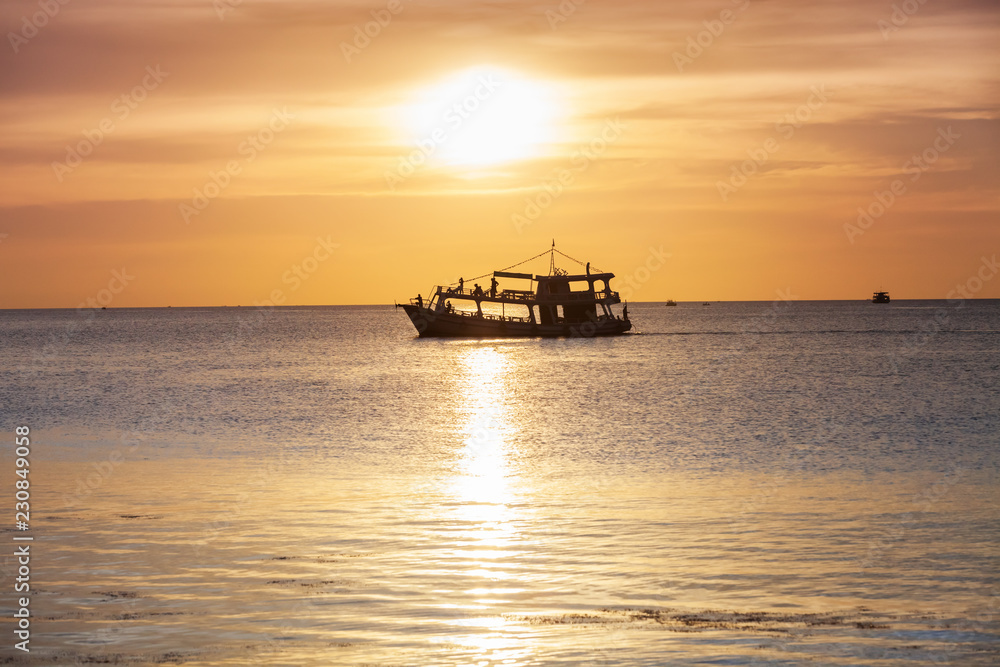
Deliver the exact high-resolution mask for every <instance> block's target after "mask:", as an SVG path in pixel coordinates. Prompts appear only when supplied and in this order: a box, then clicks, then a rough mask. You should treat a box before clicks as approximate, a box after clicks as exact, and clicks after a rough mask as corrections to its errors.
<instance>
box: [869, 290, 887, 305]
mask: <svg viewBox="0 0 1000 667" xmlns="http://www.w3.org/2000/svg"><path fill="white" fill-rule="evenodd" d="M889 301H890V299H889V293H888V292H875V293H874V294H873V295H872V303H889Z"/></svg>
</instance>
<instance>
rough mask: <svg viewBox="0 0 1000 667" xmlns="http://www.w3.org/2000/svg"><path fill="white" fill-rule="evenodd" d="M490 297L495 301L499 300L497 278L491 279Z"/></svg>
mask: <svg viewBox="0 0 1000 667" xmlns="http://www.w3.org/2000/svg"><path fill="white" fill-rule="evenodd" d="M490 296H491V297H493V298H494V299H495V298H497V279H496V276H493V277H492V278H490Z"/></svg>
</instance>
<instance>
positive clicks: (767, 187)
mask: <svg viewBox="0 0 1000 667" xmlns="http://www.w3.org/2000/svg"><path fill="white" fill-rule="evenodd" d="M0 23H2V26H3V33H4V35H5V40H4V41H5V42H6V43H5V44H3V45H0V126H2V128H3V132H2V134H0V308H58V307H68V308H75V307H78V306H80V305H82V304H88V303H89V304H91V305H93V304H95V303H99V304H101V305H107V306H109V307H135V306H167V305H172V306H215V305H244V306H250V305H254V304H257V305H265V304H269V303H276V304H281V305H311V304H374V303H392V302H393V301H405V300H406V299H407V298H409V297H412V296H414V295H415V294H416V293H417V292H423V293H424V294H426V293H427V290H428V289H429V288H430V286H432V285H435V284H448V283H452V282H454V281H456V280H457V279H458V277H459V276H463V277H465V278H469V277H472V276H477V275H480V274H484V273H488V272H490V271H492V270H494V269H503V268H505V267H508V266H510V265H512V264H514V263H516V262H518V261H520V260H523V259H525V258H528V257H530V256H533V255H537V254H538V253H540V252H543V251H545V250H546V249H548V248H549V247H550V246H551V244H552V242H553V239H554V240H555V242H556V244H557V248H558V249H559V250H561V251H563V252H565V253H566V254H568V255H570V256H572V257H575V258H578V259H580V260H581V261H590V262H592V263H593V265H594V266H595V267H599V268H600V269H602V270H605V271H613V272H615V273H616V274H617V275H618V279H617V280H616V282H615V283H613V285H614V286H616V287H619V288H623V289H624V288H625V287H627V288H628V296H629V298H630V300H633V301H662V300H666V299H668V298H673V299H677V300H773V299H776V298H788V297H791V298H797V299H864V298H869V297H870V295H871V293H872V291H874V290H875V289H879V288H882V289H886V290H888V291H890V293H891V294H892V296H893V298H894V299H907V298H946V297H949V296H954V295H955V294H956V289H958V288H962V289H963V290H964V292H963V293H962V295H963V298H1000V277H995V274H996V273H997V272H998V269H997V267H996V260H995V257H996V255H998V254H1000V215H998V210H1000V197H998V194H1000V187H998V183H1000V179H998V176H1000V158H998V156H1000V125H998V117H1000V113H998V105H1000V39H997V35H998V34H1000V31H998V28H1000V5H998V4H997V3H996V2H995V0H970V1H962V0H956V1H946V0H923V2H921V1H920V0H906V1H905V2H895V3H891V2H877V1H876V2H871V1H867V0H840V1H836V2H834V1H829V2H810V1H808V0H805V1H802V0H797V1H795V2H792V1H790V0H787V1H777V0H776V1H766V0H749V1H747V0H735V1H734V0H719V1H715V2H706V1H705V0H699V1H694V0H690V1H689V0H678V1H671V2H662V1H660V2H636V1H630V0H625V1H620V0H619V1H616V2H614V3H611V2H602V1H600V0H582V1H578V2H574V0H563V2H561V3H559V2H555V1H552V2H548V3H546V2H544V1H543V2H521V1H518V0H512V1H510V2H501V1H493V2H469V1H463V2H460V1H457V0H447V1H445V0H370V1H364V2H360V1H359V2H321V1H319V0H315V1H302V0H282V1H280V2H278V1H269V0H197V1H191V0H178V1H170V0H159V1H142V0H127V1H126V0H33V1H27V0H8V1H7V2H5V3H3V5H2V8H0ZM561 266H562V267H563V268H566V269H569V270H571V271H572V270H575V269H576V268H579V267H576V266H575V265H574V264H573V263H572V262H569V261H568V260H564V261H563V262H562V263H561ZM532 268H534V269H535V270H536V271H542V272H544V271H545V270H546V269H547V263H544V262H543V263H542V264H541V265H538V264H536V265H534V266H533V267H532ZM518 287H520V286H518Z"/></svg>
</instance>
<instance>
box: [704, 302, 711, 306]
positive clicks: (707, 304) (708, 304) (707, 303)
mask: <svg viewBox="0 0 1000 667" xmlns="http://www.w3.org/2000/svg"><path fill="white" fill-rule="evenodd" d="M701 305H703V306H711V305H712V304H710V303H709V302H708V301H706V302H705V303H703V304H701Z"/></svg>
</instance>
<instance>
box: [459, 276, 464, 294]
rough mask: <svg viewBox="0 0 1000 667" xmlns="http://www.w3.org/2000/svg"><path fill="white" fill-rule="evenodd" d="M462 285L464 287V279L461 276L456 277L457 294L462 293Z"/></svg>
mask: <svg viewBox="0 0 1000 667" xmlns="http://www.w3.org/2000/svg"><path fill="white" fill-rule="evenodd" d="M463 287H465V280H464V279H463V278H462V277H461V276H459V277H458V293H459V294H461V293H462V288H463Z"/></svg>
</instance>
